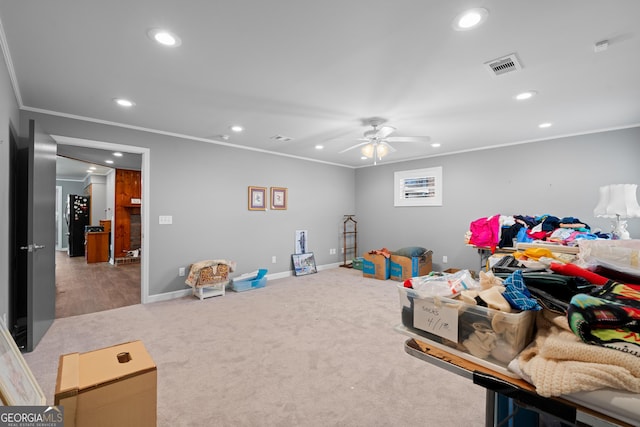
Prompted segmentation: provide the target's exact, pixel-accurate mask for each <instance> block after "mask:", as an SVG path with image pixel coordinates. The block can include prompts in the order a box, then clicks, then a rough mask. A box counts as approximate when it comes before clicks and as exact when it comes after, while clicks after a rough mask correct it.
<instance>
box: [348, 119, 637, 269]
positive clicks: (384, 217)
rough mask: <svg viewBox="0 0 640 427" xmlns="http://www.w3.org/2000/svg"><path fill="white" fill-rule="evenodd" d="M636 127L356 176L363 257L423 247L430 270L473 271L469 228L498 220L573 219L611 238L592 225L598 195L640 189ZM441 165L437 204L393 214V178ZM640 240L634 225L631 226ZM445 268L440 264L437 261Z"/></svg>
mask: <svg viewBox="0 0 640 427" xmlns="http://www.w3.org/2000/svg"><path fill="white" fill-rule="evenodd" d="M638 159H640V128H631V129H625V130H617V131H609V132H602V133H595V134H589V135H583V136H575V137H567V138H561V139H555V140H550V141H543V142H535V143H528V144H520V145H513V146H509V147H503V148H498V149H492V150H483V151H475V152H469V153H463V154H456V155H450V156H442V157H432V158H427V159H421V160H415V161H410V162H403V163H396V164H388V165H384V164H382V165H380V164H379V165H378V166H375V167H367V168H361V169H358V170H357V171H356V193H355V197H356V212H357V214H358V220H359V221H358V231H359V237H360V239H359V242H360V243H359V247H360V248H361V252H367V251H368V250H371V249H378V248H381V247H387V248H389V249H392V250H393V249H398V248H400V247H403V246H424V247H427V248H429V249H431V250H433V251H434V256H433V261H434V270H435V269H440V270H444V269H447V268H450V267H455V268H469V269H474V270H477V269H478V268H479V257H478V255H477V253H476V252H475V250H474V249H473V248H470V247H467V246H465V244H464V235H465V232H466V231H467V230H468V229H469V223H470V222H471V221H473V220H475V219H477V218H481V217H486V216H491V215H494V214H503V215H519V214H523V215H539V214H545V213H548V214H551V215H555V216H558V217H564V216H573V217H577V218H579V219H581V220H582V221H584V222H586V223H587V224H589V225H590V226H591V227H593V228H595V227H600V228H602V230H603V231H606V232H608V231H610V224H611V221H610V220H608V219H604V218H595V217H594V216H593V208H594V207H595V206H596V204H597V202H598V195H599V194H598V188H599V187H600V186H601V185H606V184H623V183H632V184H640V168H639V167H638ZM436 166H442V168H443V172H442V174H443V192H442V194H443V205H442V206H439V207H394V194H393V182H394V172H396V171H405V170H413V169H422V168H430V167H436ZM628 224H629V231H630V233H631V237H634V238H640V218H635V219H629V220H628ZM443 256H447V257H448V263H447V264H443V263H442V257H443Z"/></svg>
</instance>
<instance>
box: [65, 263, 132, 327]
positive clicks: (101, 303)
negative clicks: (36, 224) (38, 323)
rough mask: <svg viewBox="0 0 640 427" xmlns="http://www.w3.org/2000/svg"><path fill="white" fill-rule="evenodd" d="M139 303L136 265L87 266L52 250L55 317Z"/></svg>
mask: <svg viewBox="0 0 640 427" xmlns="http://www.w3.org/2000/svg"><path fill="white" fill-rule="evenodd" d="M139 303H140V264H122V265H118V266H115V265H112V264H109V263H108V262H100V263H92V264H87V262H86V261H85V259H84V257H69V256H68V255H67V252H65V251H56V318H61V317H69V316H76V315H78V314H86V313H93V312H96V311H103V310H109V309H112V308H117V307H124V306H127V305H133V304H139Z"/></svg>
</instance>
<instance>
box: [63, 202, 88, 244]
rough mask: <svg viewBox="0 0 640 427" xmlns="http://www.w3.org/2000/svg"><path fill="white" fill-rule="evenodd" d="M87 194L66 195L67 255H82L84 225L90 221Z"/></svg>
mask: <svg viewBox="0 0 640 427" xmlns="http://www.w3.org/2000/svg"><path fill="white" fill-rule="evenodd" d="M90 205H91V200H90V198H89V196H79V195H77V194H69V195H68V196H67V211H66V214H65V216H66V220H67V228H68V232H67V234H68V235H69V246H68V249H67V253H68V254H69V256H84V227H85V226H87V225H89V224H90V223H91V218H90V217H89V216H90V212H91V210H90V209H89V208H90Z"/></svg>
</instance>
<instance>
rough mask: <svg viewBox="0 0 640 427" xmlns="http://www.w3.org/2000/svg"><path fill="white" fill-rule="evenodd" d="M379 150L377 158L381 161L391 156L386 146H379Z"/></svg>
mask: <svg viewBox="0 0 640 427" xmlns="http://www.w3.org/2000/svg"><path fill="white" fill-rule="evenodd" d="M376 148H377V150H376V151H377V153H376V156H377V157H378V159H379V160H382V158H383V157H384V156H386V155H387V154H389V149H388V148H387V146H386V145H384V144H378V146H377V147H376Z"/></svg>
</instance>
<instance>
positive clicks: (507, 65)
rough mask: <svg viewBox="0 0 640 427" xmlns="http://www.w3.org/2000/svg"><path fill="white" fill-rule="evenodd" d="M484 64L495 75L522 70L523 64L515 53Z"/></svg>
mask: <svg viewBox="0 0 640 427" xmlns="http://www.w3.org/2000/svg"><path fill="white" fill-rule="evenodd" d="M484 65H485V66H486V67H487V69H488V70H489V72H490V73H491V75H493V76H501V75H502V74H507V73H511V72H513V71H520V70H522V65H520V62H519V61H518V57H517V56H516V54H515V53H512V54H510V55H507V56H503V57H502V58H498V59H493V60H491V61H489V62H485V63H484Z"/></svg>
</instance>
